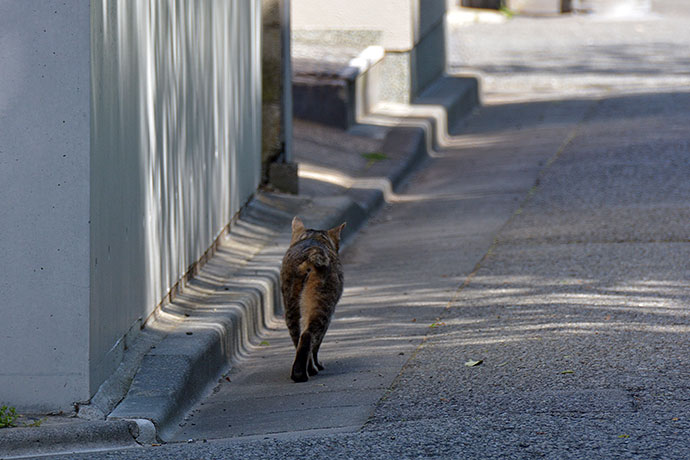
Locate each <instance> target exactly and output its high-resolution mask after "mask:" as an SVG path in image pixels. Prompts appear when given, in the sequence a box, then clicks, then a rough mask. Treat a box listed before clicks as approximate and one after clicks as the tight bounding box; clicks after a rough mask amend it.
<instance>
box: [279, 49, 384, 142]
mask: <svg viewBox="0 0 690 460" xmlns="http://www.w3.org/2000/svg"><path fill="white" fill-rule="evenodd" d="M384 54H385V53H384V50H383V48H382V47H380V46H370V47H368V48H366V49H364V50H363V51H362V52H361V53H360V54H359V55H358V56H356V57H354V58H353V59H350V61H349V62H348V63H347V65H342V67H340V68H337V66H336V68H334V69H331V70H323V69H322V70H318V69H316V70H315V69H312V70H300V65H299V64H298V62H299V61H298V62H297V63H296V65H295V68H294V75H293V77H292V96H293V103H292V110H293V114H294V116H295V117H297V118H301V119H303V120H308V121H313V122H317V123H321V124H324V125H327V126H333V127H335V128H340V129H344V130H347V129H350V128H351V127H352V126H354V125H355V124H356V123H357V114H358V112H357V111H358V110H361V109H362V108H361V107H360V105H362V104H363V103H365V101H366V105H370V104H372V103H373V102H372V101H370V99H371V96H370V95H367V97H365V96H364V94H363V93H367V92H368V88H369V87H370V86H372V85H377V84H378V80H379V79H380V76H379V75H378V73H376V72H375V71H374V69H375V68H377V67H378V66H377V64H379V63H380V62H381V61H382V60H383V58H384ZM372 75H375V76H373V77H372Z"/></svg>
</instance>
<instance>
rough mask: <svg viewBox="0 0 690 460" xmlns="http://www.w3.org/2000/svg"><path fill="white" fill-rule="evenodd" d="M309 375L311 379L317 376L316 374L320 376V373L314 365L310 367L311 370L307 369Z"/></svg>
mask: <svg viewBox="0 0 690 460" xmlns="http://www.w3.org/2000/svg"><path fill="white" fill-rule="evenodd" d="M307 373H308V374H309V376H310V377H313V376H315V375H316V374H318V373H319V371H318V369H316V368H315V367H314V365H313V364H312V365H311V366H309V368H308V369H307Z"/></svg>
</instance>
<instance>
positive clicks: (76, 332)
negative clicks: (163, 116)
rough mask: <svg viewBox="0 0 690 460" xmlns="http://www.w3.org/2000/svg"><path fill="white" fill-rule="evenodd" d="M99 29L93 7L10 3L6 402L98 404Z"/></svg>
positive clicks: (0, 372) (0, 211)
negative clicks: (93, 156)
mask: <svg viewBox="0 0 690 460" xmlns="http://www.w3.org/2000/svg"><path fill="white" fill-rule="evenodd" d="M89 28H90V26H89V2H84V1H65V0H61V1H50V0H41V1H8V0H3V1H0V197H2V199H0V269H2V276H1V277H0V350H1V351H0V404H11V405H14V406H17V407H18V408H19V407H22V408H24V407H34V406H38V407H41V408H47V407H48V406H52V405H55V406H57V407H61V408H69V407H70V404H71V403H72V402H73V401H76V400H80V399H87V398H88V397H89V385H88V376H89V355H88V353H89V346H88V345H89V332H88V331H89V282H90V281H89V188H90V181H89V169H90V152H89V94H90V91H89V89H90V83H89V65H90V62H89ZM49 403H50V404H49Z"/></svg>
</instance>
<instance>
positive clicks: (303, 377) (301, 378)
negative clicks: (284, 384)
mask: <svg viewBox="0 0 690 460" xmlns="http://www.w3.org/2000/svg"><path fill="white" fill-rule="evenodd" d="M290 378H291V379H292V380H293V381H294V382H295V383H300V382H306V381H307V380H309V376H308V375H307V373H306V372H304V373H297V372H293V373H292V374H291V375H290Z"/></svg>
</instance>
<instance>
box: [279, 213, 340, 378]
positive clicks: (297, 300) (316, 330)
mask: <svg viewBox="0 0 690 460" xmlns="http://www.w3.org/2000/svg"><path fill="white" fill-rule="evenodd" d="M344 227H345V223H343V224H341V225H339V226H337V227H334V228H332V229H330V230H312V229H307V228H305V227H304V224H303V223H302V221H301V220H300V219H299V217H295V218H294V219H293V220H292V240H291V241H290V247H289V248H288V250H287V252H286V253H285V257H284V258H283V265H282V267H281V269H280V284H281V291H282V294H283V303H284V305H285V322H286V323H287V327H288V329H289V330H290V336H291V337H292V342H293V343H294V344H295V348H296V349H297V352H296V353H295V361H294V363H293V364H292V373H291V375H290V377H291V378H292V380H294V381H295V382H306V381H307V380H309V376H314V375H316V374H318V372H319V370H323V365H321V363H320V362H319V359H318V354H319V347H320V346H321V341H322V340H323V337H324V335H326V330H327V329H328V325H329V324H330V322H331V317H332V316H333V312H334V311H335V304H337V303H338V300H340V295H341V294H342V293H343V268H342V265H341V264H340V259H339V257H338V249H339V248H340V232H341V231H342V229H343V228H344Z"/></svg>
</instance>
